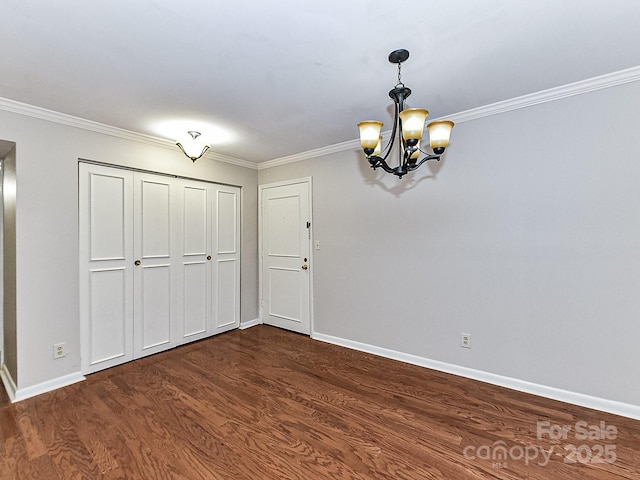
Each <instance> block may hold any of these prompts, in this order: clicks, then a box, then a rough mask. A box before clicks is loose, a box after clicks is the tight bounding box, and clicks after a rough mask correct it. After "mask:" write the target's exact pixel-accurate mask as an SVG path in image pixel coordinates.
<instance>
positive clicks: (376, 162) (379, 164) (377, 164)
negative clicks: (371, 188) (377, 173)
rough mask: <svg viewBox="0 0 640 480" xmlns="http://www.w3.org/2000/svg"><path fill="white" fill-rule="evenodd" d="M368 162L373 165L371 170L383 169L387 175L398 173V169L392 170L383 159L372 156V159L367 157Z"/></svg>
mask: <svg viewBox="0 0 640 480" xmlns="http://www.w3.org/2000/svg"><path fill="white" fill-rule="evenodd" d="M367 160H369V164H370V165H371V168H373V169H374V170H375V169H376V168H382V169H383V170H384V171H385V172H387V173H395V172H396V169H395V168H391V167H390V166H389V164H388V163H387V162H386V161H385V159H384V158H382V157H376V156H373V155H372V156H370V157H367Z"/></svg>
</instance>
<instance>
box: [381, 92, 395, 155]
mask: <svg viewBox="0 0 640 480" xmlns="http://www.w3.org/2000/svg"><path fill="white" fill-rule="evenodd" d="M397 131H398V103H397V102H395V112H394V118H393V128H392V129H391V137H389V141H388V142H387V145H386V146H385V147H384V155H383V156H382V157H378V158H381V160H383V161H385V162H386V160H387V157H388V156H389V154H390V153H391V150H393V144H394V143H395V141H396V132H397ZM387 166H388V165H387Z"/></svg>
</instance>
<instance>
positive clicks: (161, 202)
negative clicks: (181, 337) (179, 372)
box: [133, 173, 178, 358]
mask: <svg viewBox="0 0 640 480" xmlns="http://www.w3.org/2000/svg"><path fill="white" fill-rule="evenodd" d="M174 186H175V182H174V181H173V179H172V178H169V177H161V176H158V175H149V174H143V173H134V191H133V196H134V199H135V206H134V219H133V222H134V236H133V239H134V243H133V252H134V257H135V262H134V265H135V268H134V279H133V288H134V320H133V324H134V331H133V337H134V357H136V358H137V357H141V356H144V355H150V354H152V353H156V352H159V351H162V350H166V349H167V348H170V347H172V346H174V345H176V344H177V339H176V329H175V326H176V325H177V324H178V322H176V320H175V318H176V312H175V308H176V300H175V294H176V293H177V292H176V291H175V289H174V288H172V287H173V283H174V281H175V279H174V278H173V276H174V266H173V261H172V260H173V259H174V258H175V256H174V255H173V254H172V250H173V247H174V245H175V243H176V242H175V239H174V238H173V236H174V235H175V232H177V228H176V227H177V225H176V222H175V217H176V215H175V212H174V211H172V210H173V208H172V207H174V204H175V202H173V201H172V199H173V197H174V195H175V192H174Z"/></svg>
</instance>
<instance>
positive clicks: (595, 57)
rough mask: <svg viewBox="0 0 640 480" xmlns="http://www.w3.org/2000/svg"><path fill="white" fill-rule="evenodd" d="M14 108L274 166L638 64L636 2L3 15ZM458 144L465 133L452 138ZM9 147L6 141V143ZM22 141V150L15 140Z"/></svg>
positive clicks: (234, 6) (129, 8)
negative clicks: (361, 131)
mask: <svg viewBox="0 0 640 480" xmlns="http://www.w3.org/2000/svg"><path fill="white" fill-rule="evenodd" d="M1 11H2V16H1V18H2V21H1V22H0V53H1V55H0V59H1V62H2V65H1V67H0V97H5V98H8V99H12V100H16V101H20V102H24V103H28V104H31V105H36V106H39V107H43V108H46V109H50V110H54V111H58V112H63V113H67V114H70V115H74V116H78V117H82V118H85V119H89V120H93V121H96V122H100V123H104V124H107V125H112V126H116V127H121V128H124V129H128V130H132V131H135V132H140V133H145V134H149V135H153V136H157V137H163V138H168V139H172V140H173V139H175V137H176V136H177V135H178V134H179V133H182V132H184V131H186V130H189V129H195V130H200V131H201V132H202V133H203V137H206V138H207V140H209V141H210V142H211V143H212V150H213V151H216V152H218V153H221V154H224V155H227V156H231V157H236V158H239V159H243V160H248V161H251V162H263V161H266V160H271V159H275V158H280V157H283V156H287V155H292V154H296V153H300V152H304V151H307V150H312V149H316V148H320V147H324V146H328V145H333V144H336V143H340V142H344V141H348V140H353V139H355V138H357V136H358V132H357V128H356V123H357V122H358V121H360V120H366V119H380V120H382V121H384V122H386V123H387V125H388V124H389V122H390V116H389V115H390V114H389V110H388V107H389V105H390V104H391V100H390V99H389V97H388V96H387V92H388V91H389V90H390V89H391V88H392V87H393V86H394V85H395V83H396V80H397V70H396V67H395V65H392V64H390V63H389V62H388V61H387V56H388V54H389V52H391V51H392V50H395V49H398V48H406V49H408V50H410V52H411V57H410V58H409V60H408V61H407V62H406V63H404V64H403V70H402V73H403V77H402V80H403V82H404V83H405V84H406V85H407V86H408V87H410V88H411V89H412V90H413V95H412V97H411V105H412V106H421V107H424V108H427V109H429V110H430V111H431V117H432V118H435V117H441V116H446V115H450V114H453V113H457V112H461V111H464V110H468V109H470V108H473V107H478V106H482V105H487V104H490V103H494V102H497V101H500V100H506V99H509V98H513V97H517V96H520V95H524V94H528V93H533V92H537V91H540V90H545V89H548V88H551V87H554V86H559V85H565V84H568V83H572V82H575V81H578V80H584V79H587V78H592V77H595V76H599V75H602V74H605V73H610V72H614V71H618V70H622V69H626V68H630V67H635V66H638V65H640V27H639V25H640V1H637V0H607V1H602V0H598V1H595V0H482V1H480V0H447V1H443V0H404V1H402V0H396V1H392V0H387V1H382V0H322V1H318V0H315V1H310V0H271V1H268V0H233V1H213V0H129V1H127V0H95V1H87V0H60V1H56V2H52V1H49V0H41V1H37V0H32V1H28V0H3V2H2V9H1ZM453 135H454V137H452V139H453V140H455V130H454V134H453ZM1 136H2V132H1V131H0V137H1ZM9 140H10V139H9Z"/></svg>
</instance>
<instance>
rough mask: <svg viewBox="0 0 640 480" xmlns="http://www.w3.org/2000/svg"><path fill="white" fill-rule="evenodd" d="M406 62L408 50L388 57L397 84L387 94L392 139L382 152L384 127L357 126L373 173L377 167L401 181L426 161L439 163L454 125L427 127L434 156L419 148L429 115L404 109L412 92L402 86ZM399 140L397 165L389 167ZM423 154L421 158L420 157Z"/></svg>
mask: <svg viewBox="0 0 640 480" xmlns="http://www.w3.org/2000/svg"><path fill="white" fill-rule="evenodd" d="M407 58H409V51H408V50H404V49H401V50H395V51H393V52H391V53H390V54H389V62H391V63H395V64H397V65H398V83H397V84H396V86H395V87H393V89H391V90H390V91H389V96H390V97H391V98H392V99H393V102H394V104H395V113H394V119H393V129H392V131H391V138H390V139H389V142H388V143H387V145H386V146H385V148H384V153H383V150H382V136H381V135H380V131H381V130H382V126H383V123H382V122H379V121H377V120H368V121H364V122H360V123H358V127H359V128H360V144H361V145H362V148H363V150H364V154H365V155H366V156H367V160H368V161H369V164H370V165H371V168H373V169H374V170H375V169H377V168H378V167H380V168H382V169H383V170H384V171H385V172H388V173H392V174H394V175H396V176H397V177H398V178H402V177H403V176H404V175H406V174H407V173H409V172H412V171H413V170H415V169H417V168H418V167H420V165H422V164H423V163H425V162H426V161H427V160H440V156H441V155H442V154H443V153H444V150H445V148H447V147H448V146H449V137H450V135H451V129H452V128H453V122H451V121H449V120H440V121H436V122H431V123H429V124H428V125H427V130H429V143H430V145H431V149H432V150H433V153H429V152H425V151H423V150H422V149H421V148H420V142H421V140H422V134H423V132H424V123H425V120H426V118H427V115H429V111H428V110H425V109H423V108H407V109H405V100H406V99H407V97H409V95H411V89H410V88H409V87H406V86H405V85H404V84H403V83H402V75H401V74H402V70H401V69H402V62H404V61H405V60H406V59H407ZM396 137H397V140H398V149H397V150H398V165H397V166H395V167H391V166H390V165H389V164H388V163H387V158H388V157H389V154H390V153H391V150H393V145H394V143H395V141H396ZM421 154H424V155H425V156H424V157H423V158H420V155H421Z"/></svg>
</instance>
